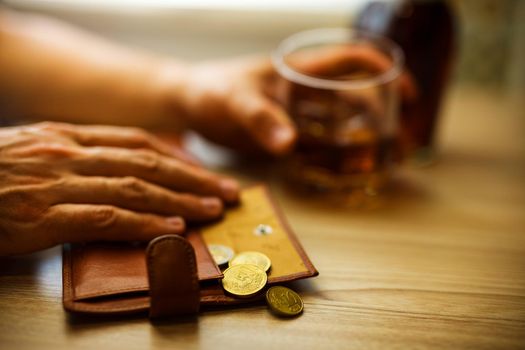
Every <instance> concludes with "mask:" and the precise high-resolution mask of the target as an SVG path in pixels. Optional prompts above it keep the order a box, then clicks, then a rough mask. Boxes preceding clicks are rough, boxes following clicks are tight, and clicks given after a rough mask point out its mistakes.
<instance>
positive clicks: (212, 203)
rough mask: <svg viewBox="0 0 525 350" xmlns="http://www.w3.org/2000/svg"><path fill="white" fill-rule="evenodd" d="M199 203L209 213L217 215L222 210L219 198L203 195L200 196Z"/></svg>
mask: <svg viewBox="0 0 525 350" xmlns="http://www.w3.org/2000/svg"><path fill="white" fill-rule="evenodd" d="M201 204H202V205H203V207H204V208H205V209H206V211H207V212H208V213H210V215H211V214H213V215H219V214H220V213H221V212H222V202H221V200H220V199H219V198H216V197H204V198H201Z"/></svg>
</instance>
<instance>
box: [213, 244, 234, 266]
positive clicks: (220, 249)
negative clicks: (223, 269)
mask: <svg viewBox="0 0 525 350" xmlns="http://www.w3.org/2000/svg"><path fill="white" fill-rule="evenodd" d="M208 250H209V251H210V254H211V256H212V257H213V260H215V263H216V264H217V265H218V266H221V265H224V264H226V263H227V262H229V261H230V260H231V259H232V258H233V256H234V253H233V249H231V248H230V247H227V246H225V245H222V244H208Z"/></svg>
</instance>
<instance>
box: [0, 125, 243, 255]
mask: <svg viewBox="0 0 525 350" xmlns="http://www.w3.org/2000/svg"><path fill="white" fill-rule="evenodd" d="M181 154H182V153H181V152H180V151H177V152H176V154H175V156H178V157H179V158H180V157H181ZM173 155H174V154H173V150H172V149H171V148H170V147H169V146H168V145H166V144H164V143H162V142H161V141H160V140H158V139H157V138H155V137H154V136H153V135H150V134H148V133H146V132H144V131H142V130H140V129H135V128H122V127H102V126H73V125H68V124H57V123H41V124H35V125H29V126H22V127H12V128H3V129H0V242H1V243H0V255H10V254H19V253H27V252H32V251H36V250H39V249H43V248H47V247H51V246H53V245H56V244H59V243H63V242H80V241H91V240H126V241H129V240H149V239H151V238H153V237H156V236H158V235H163V234H180V233H182V232H183V231H184V228H185V220H188V221H200V220H209V219H214V218H217V217H219V216H220V215H221V213H222V210H223V202H226V203H231V202H235V201H237V200H238V195H239V193H238V191H239V190H238V185H237V183H236V182H235V181H233V180H231V179H228V178H225V177H221V176H218V175H215V174H212V173H210V172H208V171H205V170H203V169H201V168H198V167H196V166H193V165H189V164H187V163H185V162H183V161H182V160H180V159H177V158H175V157H173Z"/></svg>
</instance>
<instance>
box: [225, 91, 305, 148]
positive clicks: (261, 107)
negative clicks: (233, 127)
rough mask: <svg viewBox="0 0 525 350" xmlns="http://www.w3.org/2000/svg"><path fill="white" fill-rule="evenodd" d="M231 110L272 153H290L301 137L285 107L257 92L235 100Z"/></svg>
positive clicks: (249, 131)
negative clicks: (298, 135) (298, 136)
mask: <svg viewBox="0 0 525 350" xmlns="http://www.w3.org/2000/svg"><path fill="white" fill-rule="evenodd" d="M231 113H232V114H233V115H235V116H236V117H237V120H238V122H239V124H240V125H241V127H242V128H244V129H245V130H246V131H247V133H248V134H249V135H251V136H252V137H253V139H254V140H255V141H256V143H257V144H258V145H260V146H261V147H262V148H263V149H265V150H266V151H268V152H270V153H272V154H275V155H282V154H285V153H287V152H289V151H290V150H291V148H292V146H293V144H294V142H295V140H296V139H297V131H296V129H295V127H294V125H293V124H292V122H291V120H290V118H289V117H288V115H287V114H286V112H285V111H284V110H283V108H282V107H281V106H279V105H278V104H276V103H275V102H273V101H270V100H269V99H267V98H266V97H264V96H262V95H259V94H257V93H255V92H246V93H244V94H241V95H239V96H237V98H235V99H233V104H232V106H231Z"/></svg>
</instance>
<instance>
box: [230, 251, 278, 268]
mask: <svg viewBox="0 0 525 350" xmlns="http://www.w3.org/2000/svg"><path fill="white" fill-rule="evenodd" d="M238 264H253V265H257V266H259V267H260V268H261V269H263V270H264V271H265V272H266V271H268V270H269V269H270V266H271V265H272V262H271V260H270V258H269V257H267V256H266V255H264V254H263V253H259V252H242V253H239V254H237V255H235V256H234V257H233V259H231V260H230V264H229V265H230V266H235V265H238Z"/></svg>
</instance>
